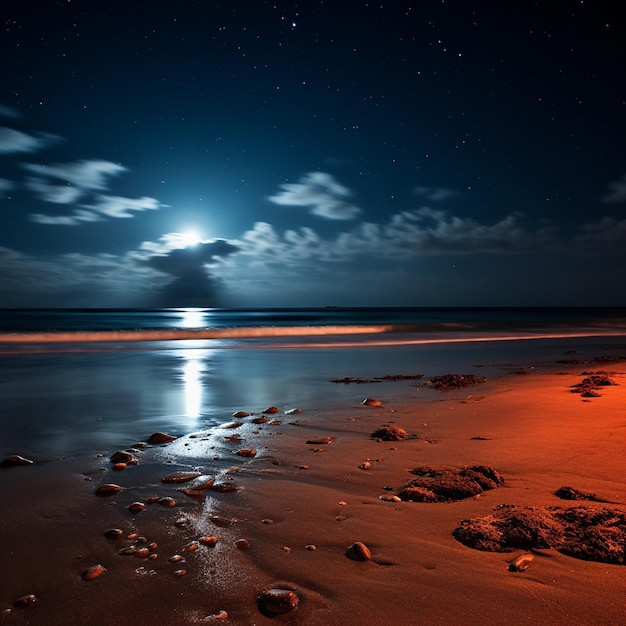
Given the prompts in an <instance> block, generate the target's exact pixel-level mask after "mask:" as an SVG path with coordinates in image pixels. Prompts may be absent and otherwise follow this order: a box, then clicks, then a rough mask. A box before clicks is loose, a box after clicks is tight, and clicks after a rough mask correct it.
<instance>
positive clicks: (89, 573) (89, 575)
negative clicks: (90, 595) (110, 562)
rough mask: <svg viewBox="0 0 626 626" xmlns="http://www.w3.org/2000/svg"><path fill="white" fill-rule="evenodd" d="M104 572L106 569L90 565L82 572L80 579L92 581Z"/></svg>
mask: <svg viewBox="0 0 626 626" xmlns="http://www.w3.org/2000/svg"><path fill="white" fill-rule="evenodd" d="M104 572H106V569H105V568H104V567H103V566H102V565H92V566H91V567H88V568H87V569H86V570H85V571H84V572H83V575H82V579H83V580H93V579H94V578H98V576H101V575H102V574H104Z"/></svg>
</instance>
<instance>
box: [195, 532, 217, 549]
mask: <svg viewBox="0 0 626 626" xmlns="http://www.w3.org/2000/svg"><path fill="white" fill-rule="evenodd" d="M198 541H199V542H200V543H201V544H202V545H203V546H208V547H209V548H213V547H215V545H216V544H217V537H216V536H215V535H205V536H203V537H200V538H199V539H198Z"/></svg>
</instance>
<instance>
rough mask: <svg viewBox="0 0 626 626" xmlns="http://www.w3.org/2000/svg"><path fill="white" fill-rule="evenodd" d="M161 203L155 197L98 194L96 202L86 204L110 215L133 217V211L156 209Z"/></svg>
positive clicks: (94, 209) (93, 209)
mask: <svg viewBox="0 0 626 626" xmlns="http://www.w3.org/2000/svg"><path fill="white" fill-rule="evenodd" d="M160 206H161V204H160V203H159V201H158V200H156V199H155V198H148V197H146V196H144V197H143V198H124V197H122V196H104V195H101V196H98V198H97V201H96V203H95V204H92V205H85V208H86V209H90V210H92V211H95V212H97V213H102V214H103V215H107V216H108V217H133V214H132V213H131V211H156V210H157V209H159V208H160Z"/></svg>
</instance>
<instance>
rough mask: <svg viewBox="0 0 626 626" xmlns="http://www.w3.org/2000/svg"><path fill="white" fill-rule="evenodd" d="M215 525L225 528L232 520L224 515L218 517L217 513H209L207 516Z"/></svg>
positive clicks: (230, 524)
mask: <svg viewBox="0 0 626 626" xmlns="http://www.w3.org/2000/svg"><path fill="white" fill-rule="evenodd" d="M209 519H210V520H211V521H212V522H213V523H214V524H215V525H216V526H220V527H221V528H226V527H227V526H232V524H233V520H230V519H227V518H226V517H220V516H219V515H211V517H210V518H209Z"/></svg>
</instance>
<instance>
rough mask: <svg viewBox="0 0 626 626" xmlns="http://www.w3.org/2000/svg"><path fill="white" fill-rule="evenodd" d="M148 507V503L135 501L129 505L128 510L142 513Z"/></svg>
mask: <svg viewBox="0 0 626 626" xmlns="http://www.w3.org/2000/svg"><path fill="white" fill-rule="evenodd" d="M145 508H146V505H145V504H144V503H143V502H133V503H132V504H130V505H129V506H128V510H129V511H130V512H131V513H141V511H143V510H144V509H145Z"/></svg>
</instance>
